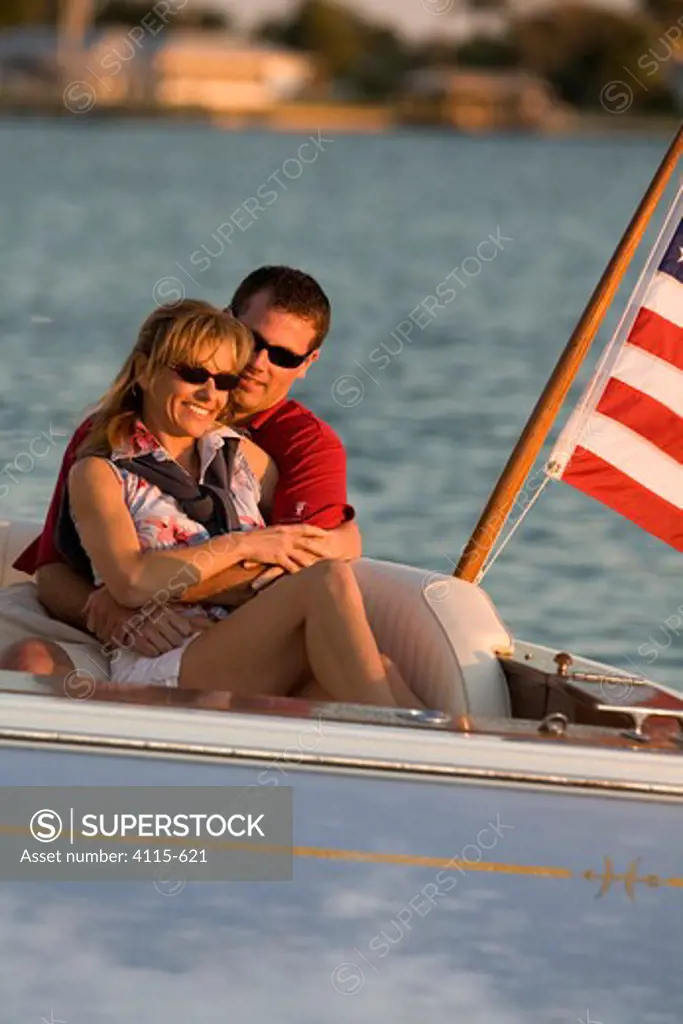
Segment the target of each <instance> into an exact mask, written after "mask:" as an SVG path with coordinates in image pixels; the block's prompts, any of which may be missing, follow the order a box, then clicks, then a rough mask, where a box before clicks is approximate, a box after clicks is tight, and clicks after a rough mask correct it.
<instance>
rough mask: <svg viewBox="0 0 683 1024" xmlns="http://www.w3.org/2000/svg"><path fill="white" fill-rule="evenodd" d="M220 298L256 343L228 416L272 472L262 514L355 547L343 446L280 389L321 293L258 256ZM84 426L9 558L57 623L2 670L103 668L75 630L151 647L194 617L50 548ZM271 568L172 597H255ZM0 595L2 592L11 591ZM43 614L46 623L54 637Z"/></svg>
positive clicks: (160, 645) (178, 634) (307, 338)
mask: <svg viewBox="0 0 683 1024" xmlns="http://www.w3.org/2000/svg"><path fill="white" fill-rule="evenodd" d="M230 308H231V310H232V312H233V313H234V315H235V316H236V317H237V318H238V319H240V320H241V321H242V322H243V323H244V324H245V325H246V326H247V327H249V328H250V329H251V331H252V333H253V335H254V339H255V342H256V351H255V354H254V358H253V359H252V361H251V362H250V364H249V365H248V367H247V369H246V371H245V373H244V375H243V378H242V382H241V384H240V387H239V389H238V390H236V391H235V392H233V397H234V401H235V408H236V411H237V416H236V425H238V426H243V427H248V430H249V434H250V437H251V438H252V439H253V440H254V441H255V442H256V444H258V445H260V446H261V447H262V448H263V449H264V450H265V451H266V452H267V453H268V454H269V455H270V456H271V458H272V459H273V460H274V462H275V464H276V466H277V468H278V470H279V480H278V484H277V488H276V491H275V495H274V499H273V506H272V512H271V516H270V523H271V524H272V525H275V524H278V523H288V522H308V523H313V524H314V525H316V526H320V527H322V528H323V529H326V530H328V531H329V550H328V555H329V557H331V558H355V557H358V556H359V555H360V550H361V541H360V533H359V530H358V527H357V526H356V523H355V522H354V521H353V519H354V511H353V509H352V508H351V506H350V505H348V504H347V501H346V454H345V452H344V448H343V445H342V443H341V441H340V440H339V438H338V437H337V435H336V434H335V433H334V431H333V430H332V429H331V428H330V427H329V426H328V425H327V424H326V423H324V422H323V421H322V420H319V419H318V418H317V417H316V416H315V415H314V414H313V413H312V412H310V410H308V409H306V408H304V406H302V405H301V404H300V403H299V402H296V401H293V400H291V399H288V397H287V395H288V393H289V391H290V389H291V387H292V385H293V384H294V382H295V381H296V380H300V379H302V378H303V377H305V376H306V373H307V372H308V370H309V368H310V367H311V366H312V365H313V363H315V362H316V361H317V359H318V358H319V356H320V346H321V345H322V343H323V340H324V338H325V336H326V334H327V332H328V330H329V326H330V305H329V301H328V299H327V296H326V295H325V293H324V292H323V290H322V289H321V288H320V286H319V285H318V284H317V282H316V281H315V280H314V279H313V278H312V277H310V276H309V275H308V274H305V273H303V272H302V271H300V270H294V269H292V268H290V267H272V266H267V267H260V268H259V269H258V270H255V271H253V273H251V274H249V275H248V277H246V278H245V280H244V281H243V282H242V283H241V284H240V285H239V287H238V288H237V291H236V292H235V295H234V297H233V300H232V302H231V305H230ZM88 427H89V421H88V420H86V421H85V423H83V424H81V426H80V427H79V428H78V429H77V430H76V432H75V433H74V435H73V437H72V438H71V441H70V442H69V445H68V447H67V449H66V452H65V454H64V459H63V461H62V466H61V469H60V473H59V477H58V480H57V485H56V488H55V491H54V494H53V497H52V501H51V504H50V508H49V510H48V514H47V518H46V521H45V525H44V527H43V532H42V535H41V536H40V537H39V538H38V539H37V540H36V541H34V543H33V544H32V545H30V547H29V548H27V550H26V551H24V552H23V553H22V554H21V555H20V557H19V558H18V559H17V561H16V562H15V563H14V566H15V568H16V569H18V570H20V571H23V572H26V573H28V574H30V575H34V574H35V578H36V584H37V595H38V598H39V600H40V602H41V604H42V605H44V607H45V608H47V610H48V611H49V612H50V614H51V615H52V616H53V617H54V619H56V620H59V621H58V622H57V623H55V622H54V620H47V623H44V624H43V625H42V626H41V630H40V632H41V634H42V636H40V637H38V636H29V637H26V638H23V639H20V640H18V641H16V642H14V643H12V644H11V645H10V646H9V647H6V648H5V650H4V651H3V652H2V653H0V668H5V669H14V670H20V671H26V672H33V673H35V674H39V675H42V674H58V673H68V672H70V671H72V670H73V669H78V670H80V671H82V672H85V673H87V674H88V675H89V676H91V677H92V676H93V675H105V674H106V665H107V662H106V658H104V657H103V653H102V647H101V645H100V644H97V642H96V641H94V640H93V639H92V637H89V636H88V635H86V634H85V632H84V631H86V630H88V631H89V632H90V633H93V634H94V635H95V636H96V637H97V638H98V639H99V640H100V641H102V642H103V643H104V644H105V645H107V648H108V649H109V650H111V649H112V647H115V646H116V645H117V644H118V645H125V646H129V647H131V648H133V649H134V650H136V651H138V652H139V653H140V654H145V655H147V656H149V657H154V656H155V655H157V654H163V653H165V652H166V651H168V650H171V649H172V648H174V647H178V646H180V644H182V643H183V641H184V640H185V639H186V638H187V637H188V636H189V635H191V634H192V633H193V632H196V629H197V628H198V627H200V626H201V623H198V622H197V620H195V619H193V620H188V619H187V618H186V617H184V616H181V615H179V614H178V613H177V612H175V611H174V610H173V607H172V605H166V606H164V607H159V606H156V607H155V608H154V609H153V611H152V613H146V614H139V613H138V614H136V613H135V612H132V611H131V609H130V608H125V607H123V606H122V605H119V604H117V602H115V601H114V600H113V598H112V597H111V596H110V595H109V594H108V593H107V591H106V590H105V589H104V588H99V589H96V588H95V587H94V586H93V585H92V584H91V583H90V582H89V581H86V580H85V579H83V578H82V577H80V576H78V575H77V574H76V573H75V572H74V571H73V570H72V569H71V568H70V567H69V566H67V565H66V563H65V562H64V561H63V559H62V557H61V555H60V553H59V551H58V550H57V548H56V546H55V541H54V535H55V527H56V523H57V518H58V514H59V509H60V507H61V502H62V495H63V492H64V487H65V485H66V480H67V477H68V473H69V469H70V468H71V465H72V464H73V462H74V459H75V456H76V452H77V450H78V447H79V445H80V443H81V442H82V440H83V438H84V437H85V435H86V434H87V431H88ZM269 573H272V570H266V572H265V573H264V570H263V566H251V567H236V568H233V569H230V570H228V571H226V572H224V573H221V574H219V575H217V576H214V577H213V578H212V579H210V580H209V581H205V583H203V584H197V585H194V586H191V587H189V588H188V589H187V590H186V591H185V592H184V594H183V595H182V597H181V600H182V601H187V602H195V603H196V602H198V601H204V600H207V599H209V598H211V597H215V595H218V594H220V595H221V600H222V601H223V602H224V603H228V604H238V603H240V602H241V601H243V600H245V599H246V598H247V597H250V596H253V594H254V589H252V584H254V585H255V586H258V585H259V582H261V581H263V580H264V579H268V578H269ZM259 577H261V580H259V579H258V578H259ZM257 581H258V582H257ZM5 595H9V592H8V591H5ZM4 600H5V601H6V602H8V601H9V600H10V598H9V596H6V597H5V598H4ZM34 605H35V601H34ZM35 611H36V609H35V607H34V608H32V609H29V614H27V620H28V621H34V620H35ZM143 611H144V609H143ZM1 614H2V611H1V609H0V615H1ZM49 624H51V625H53V626H54V631H55V633H56V635H55V636H54V638H52V637H51V636H50V632H49V630H50V625H49ZM46 634H47V635H46Z"/></svg>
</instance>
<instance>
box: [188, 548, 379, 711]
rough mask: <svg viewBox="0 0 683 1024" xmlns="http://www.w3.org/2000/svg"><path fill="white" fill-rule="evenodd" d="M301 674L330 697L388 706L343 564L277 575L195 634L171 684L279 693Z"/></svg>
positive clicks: (357, 595) (352, 581) (359, 603)
mask: <svg viewBox="0 0 683 1024" xmlns="http://www.w3.org/2000/svg"><path fill="white" fill-rule="evenodd" d="M306 672H308V673H309V674H310V675H312V676H313V677H314V678H315V679H316V681H317V682H318V683H319V684H320V686H321V687H322V688H323V690H325V691H326V692H327V693H329V695H330V699H332V700H337V701H352V702H357V703H364V704H380V705H384V706H390V707H394V706H395V705H396V701H395V699H394V696H393V692H392V688H391V686H390V685H389V682H388V680H387V675H386V671H385V668H384V665H383V664H382V659H381V656H380V653H379V651H378V649H377V644H376V643H375V638H374V637H373V635H372V630H371V629H370V625H369V623H368V620H367V617H366V615H365V608H364V606H363V598H362V596H361V592H360V589H359V586H358V583H357V581H356V577H355V575H354V573H353V569H352V568H351V567H350V566H349V565H348V564H347V563H346V562H337V561H324V562H318V563H317V564H316V565H314V566H311V568H310V569H304V570H303V571H302V572H300V573H296V574H295V575H293V576H287V577H284V578H283V579H281V580H279V581H278V582H277V583H274V584H273V585H272V586H271V587H268V589H267V590H265V591H264V592H263V593H261V594H259V595H258V596H257V597H256V598H254V599H253V600H252V601H250V602H249V603H248V604H246V605H243V606H242V607H241V608H238V609H236V610H235V611H234V612H233V613H232V615H231V616H230V618H229V619H226V620H224V621H223V622H218V623H216V625H215V626H214V627H213V628H212V629H209V630H207V631H206V632H205V633H202V634H200V636H198V637H196V638H195V639H194V640H193V641H192V643H191V644H190V645H189V646H188V647H187V648H186V650H185V651H184V653H183V657H182V661H181V669H180V680H179V684H180V686H187V687H201V688H206V689H225V690H231V691H232V692H233V693H235V694H243V695H247V694H252V695H254V694H264V695H277V696H285V695H286V694H287V693H288V692H289V691H290V690H291V688H292V687H293V686H294V685H295V684H296V683H297V682H299V680H301V679H302V678H303V677H305V673H306Z"/></svg>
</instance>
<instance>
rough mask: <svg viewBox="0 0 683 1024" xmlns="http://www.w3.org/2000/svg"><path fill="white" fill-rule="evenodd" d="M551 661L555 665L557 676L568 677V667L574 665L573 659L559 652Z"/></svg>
mask: <svg viewBox="0 0 683 1024" xmlns="http://www.w3.org/2000/svg"><path fill="white" fill-rule="evenodd" d="M553 661H554V662H555V664H556V665H557V674H558V676H562V677H563V678H566V677H567V676H568V675H569V666H570V665H573V664H574V659H573V658H572V656H571V654H568V653H567V651H559V652H558V653H557V654H556V655H555V657H554V658H553Z"/></svg>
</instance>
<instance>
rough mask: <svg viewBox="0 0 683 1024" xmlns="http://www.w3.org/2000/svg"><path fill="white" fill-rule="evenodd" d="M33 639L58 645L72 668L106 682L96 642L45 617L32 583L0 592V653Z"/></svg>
mask: <svg viewBox="0 0 683 1024" xmlns="http://www.w3.org/2000/svg"><path fill="white" fill-rule="evenodd" d="M33 636H35V637H39V638H40V639H42V640H51V641H52V642H53V643H56V644H58V646H59V647H61V648H62V650H63V651H64V652H65V653H66V654H67V655H68V656H69V658H71V660H72V662H73V664H74V666H75V668H77V669H79V670H80V671H82V672H83V673H84V674H87V675H90V676H91V677H92V678H93V679H108V678H109V661H108V658H107V656H106V654H103V652H102V647H101V644H100V643H99V641H98V640H96V639H95V637H93V636H91V635H90V634H89V633H84V632H82V631H81V630H80V629H76V628H75V626H69V625H67V624H66V623H65V622H60V621H59V620H58V619H53V618H52V616H51V615H48V613H47V612H46V611H45V609H44V608H43V606H42V604H41V603H40V601H39V600H38V590H37V588H36V585H35V583H31V582H28V583H14V584H13V585H12V586H11V587H3V588H0V651H2V650H4V648H5V647H8V646H9V645H10V644H13V643H16V641H17V640H26V639H27V638H28V637H33Z"/></svg>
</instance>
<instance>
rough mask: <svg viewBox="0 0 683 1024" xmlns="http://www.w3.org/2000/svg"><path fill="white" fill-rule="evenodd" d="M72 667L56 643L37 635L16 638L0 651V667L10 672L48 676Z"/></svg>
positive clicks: (69, 659) (67, 657) (68, 658)
mask: <svg viewBox="0 0 683 1024" xmlns="http://www.w3.org/2000/svg"><path fill="white" fill-rule="evenodd" d="M73 667H74V666H73V662H72V661H71V658H70V657H69V656H68V654H67V653H66V651H63V650H62V648H61V647H59V645H58V644H55V643H53V642H52V641H51V640H41V639H39V638H38V637H28V638H27V639H25V640H17V641H16V642H15V643H13V644H10V645H9V647H5V649H4V650H3V651H2V652H1V653H0V669H5V670H7V671H10V672H30V673H31V674H32V675H35V676H49V675H56V674H57V673H60V672H68V671H70V670H71V669H73Z"/></svg>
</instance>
